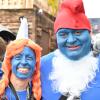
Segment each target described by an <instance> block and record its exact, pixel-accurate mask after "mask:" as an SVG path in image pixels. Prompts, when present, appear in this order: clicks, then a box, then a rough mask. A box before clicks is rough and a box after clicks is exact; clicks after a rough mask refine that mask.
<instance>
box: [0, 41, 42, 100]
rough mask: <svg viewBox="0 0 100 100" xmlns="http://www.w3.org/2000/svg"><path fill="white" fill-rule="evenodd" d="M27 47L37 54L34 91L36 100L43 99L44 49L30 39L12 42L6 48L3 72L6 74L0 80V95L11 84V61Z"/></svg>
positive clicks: (33, 79)
mask: <svg viewBox="0 0 100 100" xmlns="http://www.w3.org/2000/svg"><path fill="white" fill-rule="evenodd" d="M25 46H28V47H30V48H31V49H32V50H33V51H34V52H35V54H36V70H35V72H34V75H33V78H32V84H33V87H32V91H33V95H34V97H35V98H36V100H40V98H41V81H40V57H41V50H42V48H41V47H40V46H39V45H37V44H36V43H34V42H33V41H32V40H30V39H18V40H14V41H11V42H10V44H9V45H8V46H7V48H6V53H5V57H4V61H3V65H2V70H3V72H4V74H3V77H2V79H1V80H0V95H2V94H3V93H4V91H5V88H6V87H7V86H8V84H9V79H10V75H11V59H12V57H13V56H14V55H16V54H18V53H20V52H21V51H22V50H23V48H24V47H25Z"/></svg>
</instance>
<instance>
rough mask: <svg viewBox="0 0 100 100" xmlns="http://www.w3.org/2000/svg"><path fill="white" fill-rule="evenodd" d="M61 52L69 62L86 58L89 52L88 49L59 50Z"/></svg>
mask: <svg viewBox="0 0 100 100" xmlns="http://www.w3.org/2000/svg"><path fill="white" fill-rule="evenodd" d="M60 50H61V52H62V53H63V54H64V55H65V56H66V57H67V58H69V59H70V60H79V59H81V58H83V57H84V56H86V55H87V54H88V53H89V52H90V49H89V48H88V49H84V50H83V49H82V48H81V49H78V50H68V49H66V50H65V49H64V48H63V49H60Z"/></svg>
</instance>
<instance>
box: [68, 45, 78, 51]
mask: <svg viewBox="0 0 100 100" xmlns="http://www.w3.org/2000/svg"><path fill="white" fill-rule="evenodd" d="M79 48H80V46H69V47H68V49H69V50H72V51H73V50H77V49H79Z"/></svg>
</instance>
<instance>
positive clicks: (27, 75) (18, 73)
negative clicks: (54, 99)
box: [15, 72, 33, 79]
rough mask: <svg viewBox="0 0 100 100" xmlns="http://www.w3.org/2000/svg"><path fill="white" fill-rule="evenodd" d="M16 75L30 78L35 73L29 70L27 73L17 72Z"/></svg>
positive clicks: (21, 77)
mask: <svg viewBox="0 0 100 100" xmlns="http://www.w3.org/2000/svg"><path fill="white" fill-rule="evenodd" d="M15 75H16V77H17V78H20V79H29V78H31V77H32V75H33V74H32V73H31V72H28V73H26V74H23V73H20V72H17V73H16V74H15Z"/></svg>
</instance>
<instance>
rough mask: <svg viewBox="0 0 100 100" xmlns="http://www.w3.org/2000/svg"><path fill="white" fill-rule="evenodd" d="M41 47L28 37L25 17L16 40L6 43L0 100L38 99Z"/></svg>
mask: <svg viewBox="0 0 100 100" xmlns="http://www.w3.org/2000/svg"><path fill="white" fill-rule="evenodd" d="M41 50H42V49H41V47H40V46H39V45H37V44H36V43H34V42H33V41H32V40H30V39H28V24H27V20H26V18H21V25H20V28H19V31H18V34H17V37H16V40H14V41H11V42H10V43H9V44H8V45H7V49H6V54H5V57H4V61H3V65H2V71H3V72H4V74H3V76H2V79H1V80H0V100H40V99H41V81H40V57H41Z"/></svg>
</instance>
